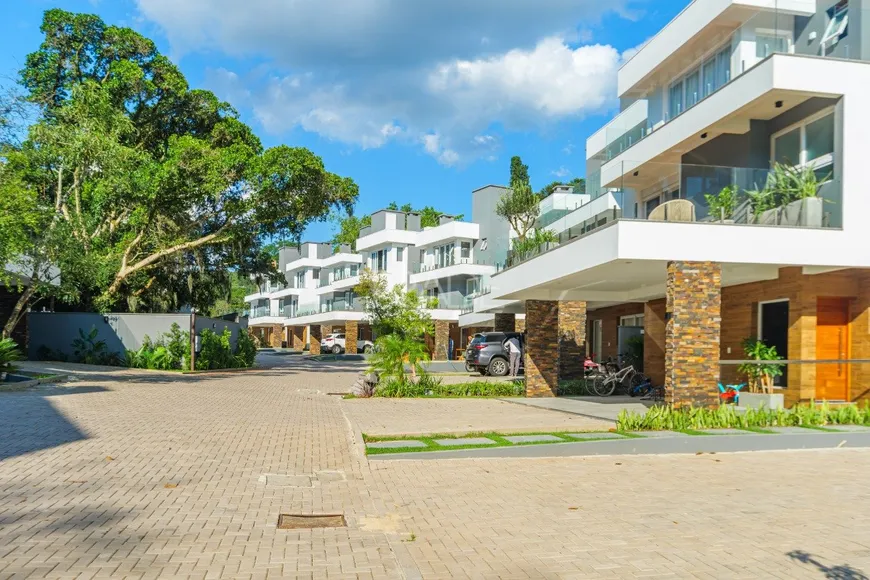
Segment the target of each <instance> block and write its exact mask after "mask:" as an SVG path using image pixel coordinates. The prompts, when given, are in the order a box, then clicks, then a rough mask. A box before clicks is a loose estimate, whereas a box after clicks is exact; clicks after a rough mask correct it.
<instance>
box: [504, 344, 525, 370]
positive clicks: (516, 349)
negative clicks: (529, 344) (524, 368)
mask: <svg viewBox="0 0 870 580" xmlns="http://www.w3.org/2000/svg"><path fill="white" fill-rule="evenodd" d="M505 347H507V351H508V356H509V357H510V365H511V376H512V377H515V376H517V375H518V374H519V373H520V357H521V356H522V355H523V351H522V349H521V348H520V341H519V340H518V339H517V337H516V336H512V337H510V338H509V339H508V340H507V342H506V343H505Z"/></svg>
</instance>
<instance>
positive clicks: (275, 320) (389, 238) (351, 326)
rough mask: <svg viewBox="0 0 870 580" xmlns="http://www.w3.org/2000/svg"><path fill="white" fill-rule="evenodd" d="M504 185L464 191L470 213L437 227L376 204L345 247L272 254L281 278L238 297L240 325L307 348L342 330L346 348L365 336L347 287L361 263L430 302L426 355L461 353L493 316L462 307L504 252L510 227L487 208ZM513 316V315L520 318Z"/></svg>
mask: <svg viewBox="0 0 870 580" xmlns="http://www.w3.org/2000/svg"><path fill="white" fill-rule="evenodd" d="M504 193H505V188H503V187H499V186H486V187H483V188H480V189H478V190H476V191H474V192H472V221H470V222H466V221H459V220H456V219H454V218H453V217H451V216H446V215H445V216H442V217H441V218H440V223H439V225H437V226H436V227H425V228H424V227H422V226H421V223H420V215H419V214H417V213H406V212H401V211H393V210H381V211H378V212H375V213H373V214H372V216H371V220H372V223H371V226H370V227H367V228H364V229H363V230H362V231H361V232H360V237H359V238H358V239H357V240H356V244H355V246H356V251H353V250H352V249H351V248H350V246H341V247H333V245H332V244H330V243H313V242H306V243H303V244H301V245H300V246H299V247H285V248H282V249H281V250H280V252H279V263H278V267H279V269H280V271H282V272H283V273H284V275H285V276H284V278H285V282H284V283H282V284H280V285H279V286H277V287H276V286H274V285H273V284H271V283H268V282H267V283H265V284H263V286H262V287H260V288H259V289H258V292H257V293H256V294H252V295H249V296H246V297H245V302H247V303H248V305H249V312H250V316H249V326H250V327H251V328H253V329H254V332H255V333H256V334H258V335H259V337H260V339H261V341H262V342H264V343H267V344H272V345H273V346H280V345H286V346H289V347H292V348H297V349H302V348H305V347H306V346H307V347H309V348H310V350H311V352H312V353H318V352H319V350H320V344H321V339H322V338H323V337H324V336H326V335H327V334H330V333H333V332H335V333H342V334H344V335H345V340H346V350H347V352H349V353H355V352H357V348H358V344H359V341H360V340H372V338H373V337H372V331H371V329H370V327H369V325H368V324H367V323H366V320H365V313H364V309H363V304H362V302H361V301H360V299H359V297H358V296H356V294H355V292H354V287H355V286H356V285H357V284H358V283H359V280H360V273H361V271H362V270H363V269H364V268H368V269H370V270H372V271H374V272H377V273H379V274H381V275H383V276H384V277H385V278H386V279H387V282H388V284H389V286H390V287H394V286H396V285H398V286H401V287H402V288H404V289H409V290H410V289H413V290H416V291H417V292H418V294H420V295H421V296H424V297H425V298H426V299H427V301H428V302H429V303H430V304H433V305H435V307H434V308H433V309H432V310H431V312H430V314H431V316H432V319H433V320H434V323H435V332H434V336H431V337H427V340H428V343H429V348H430V351H431V353H432V356H433V358H435V359H442V360H443V359H454V358H457V357H458V356H460V354H461V352H462V350H463V349H464V346H465V345H466V344H467V342H468V340H469V338H470V337H471V336H473V334H474V333H475V332H478V331H481V330H486V329H492V328H493V325H494V321H495V319H496V317H497V316H496V315H495V314H494V313H483V314H480V315H477V316H470V317H468V316H466V317H465V318H466V320H464V321H463V323H462V324H460V318H461V317H462V315H463V314H471V310H472V300H473V298H474V297H475V296H477V295H479V294H480V293H481V292H483V291H484V289H485V288H488V286H489V279H490V277H491V276H492V274H494V273H495V272H496V270H497V269H498V268H499V267H501V266H500V265H503V264H504V263H505V262H506V260H507V254H508V248H509V246H510V238H511V230H510V226H509V225H508V223H507V222H506V221H505V220H504V219H502V218H499V217H498V216H496V215H495V206H496V204H497V203H498V200H499V199H500V198H501V196H502V195H503V194H504ZM520 318H521V320H522V318H523V317H522V316H521V317H520Z"/></svg>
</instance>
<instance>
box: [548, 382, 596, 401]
mask: <svg viewBox="0 0 870 580" xmlns="http://www.w3.org/2000/svg"><path fill="white" fill-rule="evenodd" d="M556 395H557V396H559V397H585V396H598V395H597V393H595V392H594V391H593V390H592V381H591V380H586V379H573V380H570V381H559V386H558V387H557V388H556Z"/></svg>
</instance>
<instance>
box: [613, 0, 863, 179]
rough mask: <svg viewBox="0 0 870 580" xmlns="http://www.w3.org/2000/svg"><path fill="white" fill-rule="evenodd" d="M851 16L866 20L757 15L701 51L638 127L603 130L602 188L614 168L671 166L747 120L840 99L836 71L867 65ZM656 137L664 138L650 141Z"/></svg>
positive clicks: (740, 129) (662, 89) (660, 90)
mask: <svg viewBox="0 0 870 580" xmlns="http://www.w3.org/2000/svg"><path fill="white" fill-rule="evenodd" d="M699 1H700V0H696V3H698V2H699ZM785 4H786V2H780V3H779V4H778V5H779V6H783V5H785ZM789 4H794V2H790V3H789ZM832 10H833V9H832ZM849 11H851V12H852V14H851V18H852V20H853V21H855V20H859V19H860V20H862V19H864V18H867V17H870V11H868V9H866V8H862V7H861V6H852V7H851V8H849V7H848V6H847V8H846V9H845V10H844V12H846V13H845V14H841V16H842V18H843V20H840V23H841V24H842V25H843V28H842V29H841V28H840V27H838V26H837V25H836V23H837V19H836V18H834V19H831V18H827V17H814V18H811V19H809V20H807V19H805V18H803V19H802V18H798V17H796V16H795V14H796V13H795V11H794V10H782V9H779V10H777V9H772V10H766V11H762V12H758V11H756V12H754V13H753V16H751V17H749V18H744V19H743V20H742V21H741V22H742V24H740V25H739V26H735V27H732V28H729V29H728V30H729V38H730V39H731V40H730V44H726V46H725V48H722V46H721V45H718V44H712V45H711V44H706V45H705V46H707V47H709V50H707V51H706V52H697V53H693V55H694V56H693V57H692V59H691V60H690V61H687V62H686V63H685V66H683V68H682V69H681V70H674V72H673V74H672V75H671V76H668V77H667V78H665V77H660V78H658V80H657V81H656V82H658V83H659V84H658V86H657V88H656V89H655V91H653V93H654V94H655V95H657V97H656V102H657V106H656V108H657V109H658V110H657V111H655V114H654V111H653V110H652V109H653V107H652V106H651V105H650V110H649V114H648V117H647V119H646V120H645V121H644V122H643V123H639V124H635V125H631V124H628V123H620V122H618V120H619V119H620V118H621V117H622V115H623V114H620V115H619V116H617V117H616V118H615V119H614V120H613V121H611V123H609V124H608V126H607V127H606V128H605V133H606V136H605V138H604V139H603V141H604V142H606V144H607V145H606V156H605V157H606V159H607V160H608V162H606V163H605V164H604V166H603V167H602V170H601V174H602V185H605V186H606V185H607V184H608V183H609V182H610V181H611V178H612V162H613V161H628V160H630V161H634V162H636V163H635V165H638V164H640V163H642V162H643V161H645V160H655V161H670V160H676V159H671V158H667V159H664V158H661V156H667V155H669V153H672V152H673V153H682V152H685V151H688V150H691V149H692V148H694V147H697V146H698V145H700V144H701V143H702V142H703V141H702V138H701V137H700V135H701V134H704V135H705V137H706V138H707V139H708V140H712V139H714V138H715V137H716V136H718V135H720V134H724V133H730V134H742V133H745V132H746V131H747V130H748V129H749V121H750V119H752V120H769V119H771V118H773V117H775V116H777V115H780V114H782V113H785V112H786V111H788V110H789V108H793V107H796V106H798V105H800V104H801V103H802V102H804V101H806V100H808V99H810V98H812V97H814V96H821V97H830V96H832V95H840V94H843V93H842V92H840V91H837V90H836V86H837V85H838V84H843V83H840V82H838V81H839V80H840V78H839V75H841V74H842V73H839V72H834V71H835V69H842V68H843V66H842V65H843V64H844V63H843V61H844V60H846V61H859V60H865V59H862V54H861V52H860V51H859V47H858V46H857V44H856V41H855V39H854V35H846V33H845V32H846V30H847V28H845V24H843V23H844V22H845V23H846V24H847V23H848V18H849V14H848V12H849ZM817 16H824V13H823V12H822V13H820V15H817ZM838 31H839V32H838ZM800 57H803V58H800ZM810 71H812V73H811V72H810ZM846 74H848V73H846ZM650 98H652V97H650ZM768 101H769V104H768ZM780 101H781V102H782V105H780V106H782V108H776V109H774V108H773V107H772V104H773V103H776V102H780ZM650 102H652V101H650ZM665 102H667V108H666V109H665ZM625 112H628V110H626V111H624V112H623V113H625ZM689 113H692V114H689ZM686 117H689V118H688V119H686ZM672 127H673V128H672ZM660 134H665V135H663V136H661V137H658V138H657V139H653V138H652V137H653V136H655V135H660ZM687 139H688V140H689V141H688V142H686V140H687ZM648 141H654V143H651V144H647V142H648ZM641 144H644V146H643V147H641V146H640V145H641ZM629 170H631V168H629Z"/></svg>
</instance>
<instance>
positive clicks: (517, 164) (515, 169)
mask: <svg viewBox="0 0 870 580" xmlns="http://www.w3.org/2000/svg"><path fill="white" fill-rule="evenodd" d="M509 183H510V187H511V189H514V188H515V187H518V186H519V185H526V186H528V187H529V188H530V189H531V187H532V185H531V181H530V179H529V166H528V165H526V164H525V163H523V160H522V159H521V158H520V156H519V155H514V156H513V157H511V180H510V182H509Z"/></svg>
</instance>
